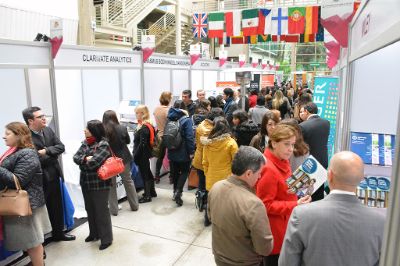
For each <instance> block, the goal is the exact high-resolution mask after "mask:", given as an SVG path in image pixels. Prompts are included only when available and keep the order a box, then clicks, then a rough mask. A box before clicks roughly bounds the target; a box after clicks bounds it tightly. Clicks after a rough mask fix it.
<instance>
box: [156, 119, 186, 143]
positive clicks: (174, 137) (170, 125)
mask: <svg viewBox="0 0 400 266" xmlns="http://www.w3.org/2000/svg"><path fill="white" fill-rule="evenodd" d="M185 117H187V116H183V117H181V118H179V119H178V120H176V121H172V120H168V122H167V124H166V125H165V128H164V134H163V136H162V142H163V145H164V146H165V147H167V149H169V150H175V149H178V148H179V147H180V146H181V144H182V135H181V130H180V121H181V120H182V119H183V118H185Z"/></svg>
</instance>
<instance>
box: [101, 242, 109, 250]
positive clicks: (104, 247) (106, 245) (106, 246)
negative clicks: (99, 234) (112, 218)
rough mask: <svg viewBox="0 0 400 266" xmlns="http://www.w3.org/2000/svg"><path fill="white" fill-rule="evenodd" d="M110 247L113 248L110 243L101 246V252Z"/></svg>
mask: <svg viewBox="0 0 400 266" xmlns="http://www.w3.org/2000/svg"><path fill="white" fill-rule="evenodd" d="M109 246H111V243H108V244H101V245H100V247H99V250H103V249H106V248H108V247H109Z"/></svg>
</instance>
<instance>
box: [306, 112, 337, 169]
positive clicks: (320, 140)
mask: <svg viewBox="0 0 400 266" xmlns="http://www.w3.org/2000/svg"><path fill="white" fill-rule="evenodd" d="M300 128H301V131H302V133H303V138H304V141H305V142H306V143H307V144H308V146H310V155H312V156H314V157H315V159H317V160H318V162H319V163H320V164H321V165H322V166H323V167H324V168H327V167H328V137H329V130H330V123H329V121H328V120H325V119H322V118H321V117H319V116H317V115H315V116H311V117H310V118H309V119H308V120H306V121H304V122H302V123H300Z"/></svg>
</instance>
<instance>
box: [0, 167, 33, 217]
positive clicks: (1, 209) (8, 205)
mask: <svg viewBox="0 0 400 266" xmlns="http://www.w3.org/2000/svg"><path fill="white" fill-rule="evenodd" d="M13 178H14V183H15V187H16V188H17V189H10V188H7V187H6V188H5V189H3V190H2V191H0V215H2V216H29V215H32V209H31V204H30V203H29V195H28V192H26V190H23V189H22V188H21V185H20V183H19V181H18V178H17V177H16V176H15V175H14V174H13Z"/></svg>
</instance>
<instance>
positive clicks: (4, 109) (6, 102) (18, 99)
mask: <svg viewBox="0 0 400 266" xmlns="http://www.w3.org/2000/svg"><path fill="white" fill-rule="evenodd" d="M0 80H1V88H2V92H3V93H2V97H0V111H1V114H2V115H1V116H0V132H1V133H0V134H1V136H3V134H4V127H5V125H7V124H8V123H10V122H13V121H20V122H23V121H24V120H23V118H22V114H21V112H22V110H23V109H25V108H26V107H27V106H28V104H27V97H26V88H25V77H24V70H23V69H0ZM5 92H7V93H5ZM6 148H7V147H6V146H5V144H4V141H3V140H2V141H0V154H3V153H4V151H5V150H6Z"/></svg>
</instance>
